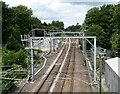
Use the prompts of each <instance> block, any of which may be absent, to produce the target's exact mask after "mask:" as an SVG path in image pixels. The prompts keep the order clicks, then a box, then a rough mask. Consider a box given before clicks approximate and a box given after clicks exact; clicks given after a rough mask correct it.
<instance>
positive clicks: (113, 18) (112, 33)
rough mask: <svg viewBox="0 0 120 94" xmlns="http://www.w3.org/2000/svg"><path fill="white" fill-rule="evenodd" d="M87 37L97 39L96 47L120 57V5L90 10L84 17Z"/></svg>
mask: <svg viewBox="0 0 120 94" xmlns="http://www.w3.org/2000/svg"><path fill="white" fill-rule="evenodd" d="M84 25H85V26H87V27H86V28H87V31H88V32H87V35H92V36H96V37H97V45H99V46H101V47H103V48H105V49H107V50H112V52H113V54H114V55H115V54H117V55H119V56H120V4H117V5H103V6H100V7H94V8H92V9H90V10H89V11H88V12H87V14H86V17H85V20H84Z"/></svg>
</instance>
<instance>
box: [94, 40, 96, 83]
mask: <svg viewBox="0 0 120 94" xmlns="http://www.w3.org/2000/svg"><path fill="white" fill-rule="evenodd" d="M94 83H96V38H94Z"/></svg>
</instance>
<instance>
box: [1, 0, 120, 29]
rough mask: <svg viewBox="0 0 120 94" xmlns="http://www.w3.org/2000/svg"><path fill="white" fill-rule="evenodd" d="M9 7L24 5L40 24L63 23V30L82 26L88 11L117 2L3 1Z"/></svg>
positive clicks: (85, 0)
mask: <svg viewBox="0 0 120 94" xmlns="http://www.w3.org/2000/svg"><path fill="white" fill-rule="evenodd" d="M3 1H4V2H6V4H9V7H13V6H18V5H25V6H27V7H28V8H31V9H32V10H33V15H34V16H35V17H37V18H39V19H40V20H41V21H42V22H47V23H50V22H52V21H53V20H54V21H57V20H59V21H63V22H64V25H65V28H66V27H68V26H70V25H76V24H77V23H79V24H82V23H83V22H84V19H85V15H86V13H87V11H88V10H89V9H91V8H92V7H95V6H100V5H103V4H117V3H118V2H119V0H3Z"/></svg>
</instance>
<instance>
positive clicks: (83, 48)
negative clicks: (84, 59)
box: [82, 32, 85, 55]
mask: <svg viewBox="0 0 120 94" xmlns="http://www.w3.org/2000/svg"><path fill="white" fill-rule="evenodd" d="M83 36H85V34H84V32H83ZM82 44H83V47H82V50H83V55H84V53H85V41H84V38H83V39H82Z"/></svg>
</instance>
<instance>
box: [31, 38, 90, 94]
mask: <svg viewBox="0 0 120 94" xmlns="http://www.w3.org/2000/svg"><path fill="white" fill-rule="evenodd" d="M78 44H79V43H78V42H77V40H76V39H72V40H70V39H69V40H68V41H67V43H65V44H64V46H63V47H62V49H61V50H60V52H59V54H58V56H57V57H56V59H55V60H54V62H53V63H52V64H51V65H50V66H49V68H48V69H47V70H46V72H45V73H44V75H43V76H42V77H41V78H39V79H40V80H38V81H37V84H36V85H35V86H34V89H33V90H32V92H30V93H31V94H33V93H34V94H40V93H46V94H47V93H51V92H53V93H55V92H59V93H64V92H86V91H87V92H91V88H90V84H89V80H88V79H89V78H88V77H87V76H86V75H87V73H88V72H87V71H86V70H85V69H84V67H83V66H82V56H80V51H79V48H77V47H78ZM30 93H29V94H30Z"/></svg>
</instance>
